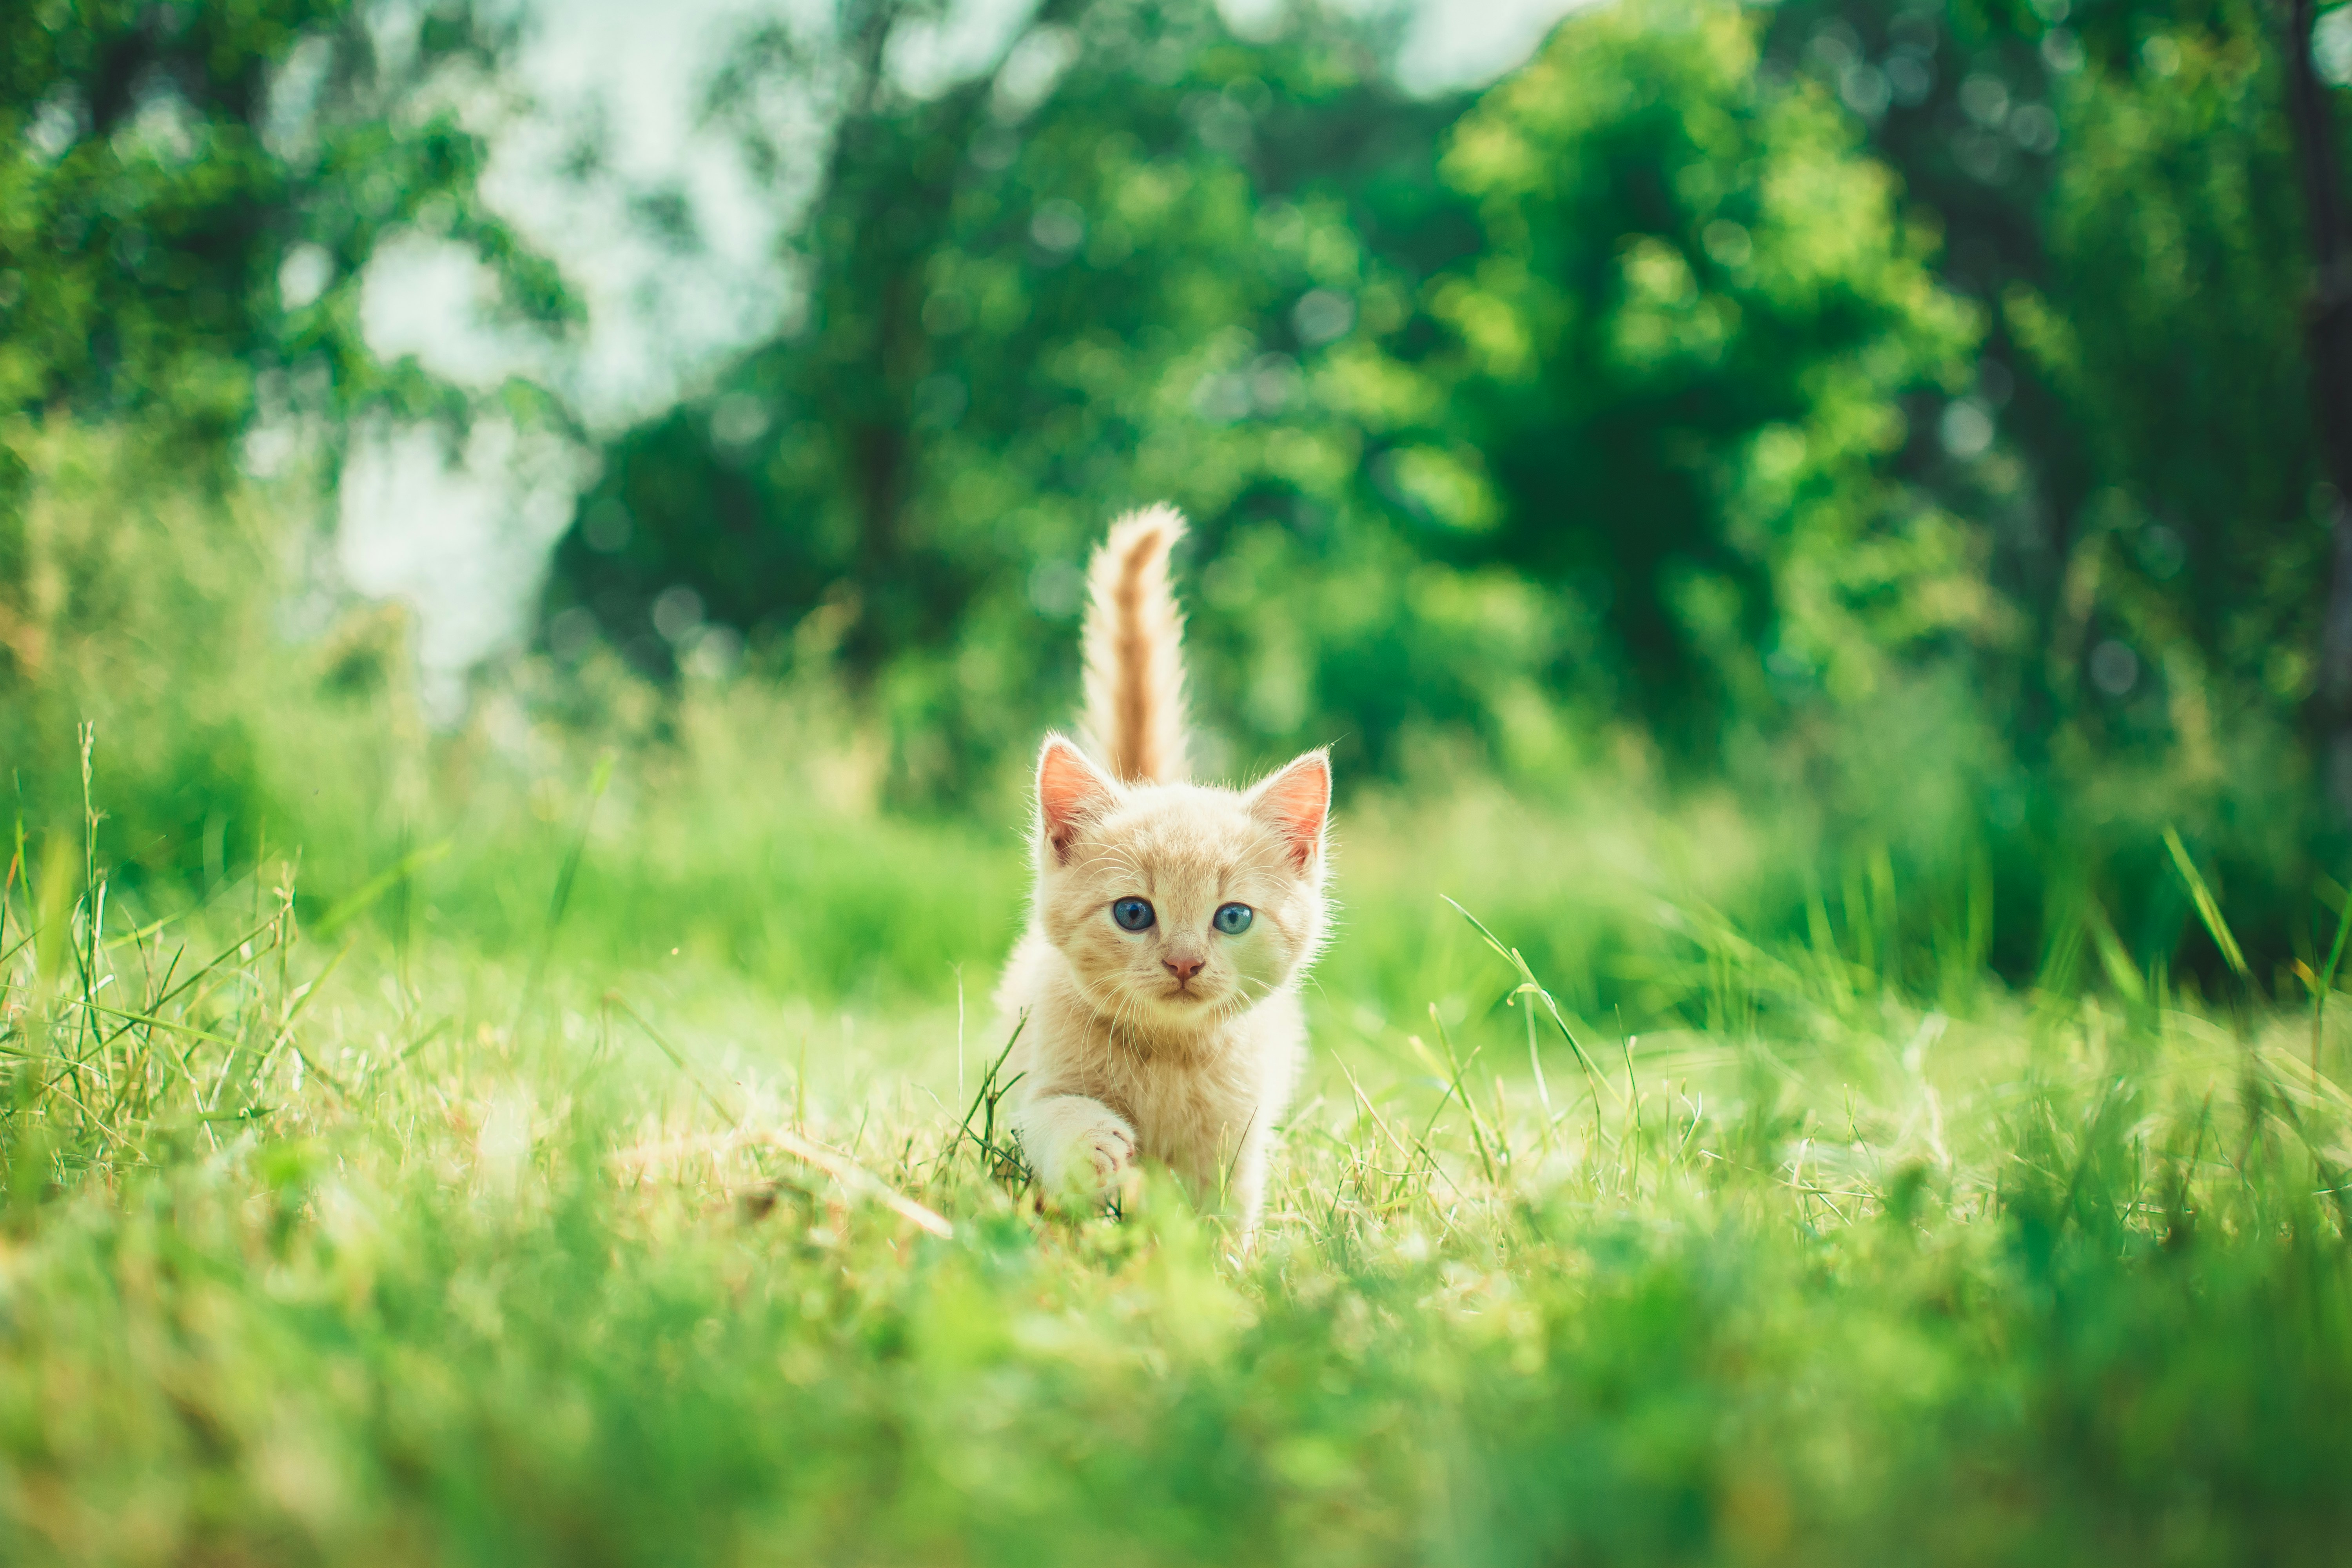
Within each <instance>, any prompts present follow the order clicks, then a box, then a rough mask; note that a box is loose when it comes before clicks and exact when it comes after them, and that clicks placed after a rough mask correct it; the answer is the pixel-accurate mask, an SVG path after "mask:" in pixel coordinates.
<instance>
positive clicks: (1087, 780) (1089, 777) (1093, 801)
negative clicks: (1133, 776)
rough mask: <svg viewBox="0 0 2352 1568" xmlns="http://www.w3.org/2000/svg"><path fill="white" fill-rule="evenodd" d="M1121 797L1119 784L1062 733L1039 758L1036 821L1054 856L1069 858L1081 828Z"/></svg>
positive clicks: (1047, 741) (1049, 738)
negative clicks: (1062, 735) (1091, 761)
mask: <svg viewBox="0 0 2352 1568" xmlns="http://www.w3.org/2000/svg"><path fill="white" fill-rule="evenodd" d="M1117 800H1118V785H1116V784H1112V783H1111V782H1110V780H1109V778H1108V777H1107V776H1106V775H1105V774H1104V773H1103V772H1102V770H1101V769H1100V768H1097V767H1096V766H1095V765H1094V763H1090V762H1088V761H1087V754H1086V753H1085V752H1081V751H1079V750H1078V749H1077V747H1076V746H1074V745H1072V744H1070V742H1067V741H1066V740H1064V739H1063V738H1062V737H1061V736H1059V735H1048V736H1046V737H1045V751H1044V752H1041V753H1039V755H1038V758H1037V821H1038V825H1039V827H1040V829H1041V831H1043V832H1044V834H1045V842H1046V843H1048V844H1051V845H1052V846H1053V847H1054V854H1055V858H1057V859H1061V860H1067V859H1068V858H1070V845H1071V843H1072V842H1073V841H1074V840H1075V839H1076V837H1077V836H1078V830H1079V829H1080V828H1082V827H1084V826H1086V825H1087V823H1089V822H1091V821H1093V820H1094V819H1095V818H1096V817H1097V816H1101V815H1102V814H1103V813H1104V812H1106V811H1108V810H1109V809H1110V807H1111V805H1112V804H1113V803H1114V802H1116V801H1117Z"/></svg>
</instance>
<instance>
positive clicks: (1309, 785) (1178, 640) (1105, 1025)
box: [997, 506, 1331, 1237]
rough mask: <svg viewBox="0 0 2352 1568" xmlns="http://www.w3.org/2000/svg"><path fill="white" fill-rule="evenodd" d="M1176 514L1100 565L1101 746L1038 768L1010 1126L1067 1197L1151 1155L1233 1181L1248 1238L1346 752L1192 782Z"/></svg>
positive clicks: (1096, 711) (1091, 1190)
mask: <svg viewBox="0 0 2352 1568" xmlns="http://www.w3.org/2000/svg"><path fill="white" fill-rule="evenodd" d="M1183 531H1184V520H1183V518H1182V517H1181V516H1180V515H1179V514H1178V513H1177V512H1176V511H1175V510H1174V509H1173V508H1171V507H1164V506H1161V507H1153V508H1150V510H1144V511H1139V512H1134V513H1131V514H1129V516H1127V517H1124V518H1122V519H1120V520H1119V521H1118V522H1117V523H1115V524H1113V525H1112V527H1111V531H1110V537H1109V538H1108V540H1107V541H1105V542H1104V544H1103V546H1102V548H1101V549H1100V550H1099V551H1097V552H1096V554H1095V559H1094V565H1093V567H1092V569H1091V571H1090V572H1089V574H1088V584H1087V586H1088V593H1089V596H1090V603H1089V605H1088V607H1087V626H1086V662H1087V721H1086V731H1085V733H1086V736H1087V742H1088V745H1089V747H1090V749H1091V750H1092V751H1093V752H1094V754H1095V756H1096V757H1097V758H1099V759H1100V765H1097V762H1096V761H1094V760H1091V759H1090V758H1089V757H1088V756H1087V752H1082V751H1080V750H1079V749H1078V748H1077V747H1076V746H1075V745H1073V744H1072V743H1071V742H1068V741H1066V740H1065V739H1063V738H1062V737H1061V736H1059V735H1049V736H1047V737H1046V740H1045V751H1044V752H1043V753H1042V754H1041V755H1040V756H1039V758H1038V761H1037V822H1036V845H1035V849H1036V869H1037V879H1036V887H1035V890H1034V894H1033V895H1032V898H1031V910H1030V916H1029V931H1028V933H1027V934H1026V935H1025V936H1024V937H1023V938H1022V940H1021V945H1020V946H1019V947H1017V948H1015V949H1014V950H1013V957H1012V959H1011V961H1010V962H1009V963H1007V964H1006V965H1005V971H1004V982H1003V984H1002V985H1001V986H1000V987H999V988H998V990H997V1004H998V1005H999V1006H1000V1007H1001V1008H1003V1011H1004V1014H1005V1016H1006V1026H1007V1027H1008V1028H1010V1027H1011V1026H1012V1022H1013V1019H1014V1018H1015V1017H1024V1016H1025V1019H1026V1022H1025V1024H1024V1025H1023V1026H1022V1030H1021V1035H1020V1038H1019V1040H1018V1042H1017V1043H1016V1044H1015V1046H1014V1048H1013V1058H1012V1061H1011V1062H1010V1064H1009V1065H1008V1067H1007V1069H1006V1070H1007V1071H1008V1072H1010V1073H1018V1074H1019V1075H1020V1077H1019V1080H1018V1082H1017V1083H1016V1084H1015V1086H1014V1089H1013V1094H1014V1098H1015V1104H1014V1108H1013V1126H1014V1128H1015V1129H1016V1130H1017V1131H1019V1132H1020V1134H1021V1142H1022V1146H1023V1148H1024V1150H1025V1151H1026V1152H1027V1154H1028V1158H1029V1161H1030V1163H1031V1164H1032V1165H1033V1166H1034V1168H1035V1169H1036V1171H1037V1173H1038V1174H1039V1175H1040V1176H1041V1177H1042V1178H1043V1179H1044V1181H1045V1186H1046V1189H1047V1191H1048V1192H1049V1193H1051V1194H1054V1196H1055V1198H1056V1199H1057V1200H1070V1199H1077V1200H1080V1201H1092V1202H1099V1201H1101V1199H1102V1198H1103V1196H1104V1195H1105V1194H1108V1193H1109V1192H1110V1191H1112V1190H1113V1189H1115V1188H1116V1187H1117V1186H1118V1184H1119V1183H1120V1181H1121V1180H1122V1178H1123V1176H1124V1174H1125V1173H1126V1172H1127V1170H1128V1169H1129V1167H1130V1166H1132V1165H1133V1164H1134V1163H1136V1161H1137V1160H1138V1159H1139V1158H1142V1159H1150V1160H1158V1161H1162V1162H1164V1163H1167V1164H1168V1165H1169V1166H1171V1167H1172V1168H1173V1169H1174V1170H1175V1171H1176V1172H1177V1173H1178V1174H1179V1175H1181V1176H1182V1177H1183V1178H1184V1180H1185V1181H1186V1183H1187V1184H1189V1185H1191V1186H1192V1189H1193V1190H1194V1192H1195V1193H1197V1194H1200V1195H1202V1196H1203V1197H1214V1196H1216V1195H1218V1194H1220V1193H1221V1192H1222V1193H1223V1194H1224V1195H1225V1197H1226V1198H1227V1201H1228V1202H1229V1203H1230V1204H1231V1205H1232V1206H1233V1208H1234V1211H1235V1212H1236V1213H1237V1214H1238V1215H1239V1216H1240V1219H1241V1227H1242V1232H1243V1235H1244V1237H1247V1236H1248V1235H1249V1234H1250V1233H1251V1232H1253V1231H1254V1230H1255V1228H1256V1226H1257V1217H1258V1210H1259V1208H1260V1206H1261V1205H1263V1204H1264V1202H1265V1164H1266V1145H1267V1141H1268V1137H1269V1135H1270V1134H1271V1132H1272V1131H1273V1126H1274V1122H1275V1120H1276V1118H1277V1117H1278V1116H1280V1115H1281V1113H1282V1110H1283V1107H1284V1105H1285V1104H1286V1102H1287V1101H1288V1100H1289V1098H1290V1091H1291V1088H1292V1085H1293V1083H1294V1081H1295V1080H1296V1079H1297V1072H1298V1066H1299V1061H1300V1058H1301V1055H1302V1052H1303V1049H1304V1047H1305V1042H1306V1036H1307V1029H1306V1020H1305V1018H1304V1016H1302V1015H1301V1013H1300V1011H1299V1005H1298V995H1297V991H1298V984H1299V980H1300V978H1301V977H1302V976H1303V975H1304V974H1305V973H1306V970H1307V964H1308V963H1310V962H1311V961H1312V960H1313V959H1314V957H1315V953H1316V951H1317V949H1318V948H1319V947H1320V946H1321V945H1322V942H1323V934H1324V923H1325V910H1324V899H1323V879H1324V826H1325V823H1326V820H1327V819H1328V816H1329V813H1330V802H1331V764H1330V760H1329V758H1328V756H1327V755H1326V754H1325V753H1324V752H1319V751H1318V752H1307V754H1306V755H1305V756H1303V757H1300V758H1299V759H1298V760H1297V761H1296V762H1294V763H1291V764H1290V765H1289V766H1287V767H1286V768H1284V769H1283V770H1282V771H1281V772H1279V773H1275V774H1274V775H1273V776H1272V777H1270V778H1268V779H1265V781H1264V782H1262V783H1260V784H1257V785H1256V786H1255V787H1254V788H1251V789H1248V790H1230V789H1220V788H1217V787H1214V786H1213V785H1207V784H1188V783H1186V782H1184V668H1183V647H1182V641H1183V621H1182V617H1181V616H1180V615H1179V614H1178V613H1177V609H1176V604H1175V600H1174V598H1173V597H1172V596H1171V594H1170V592H1169V586H1168V552H1169V549H1170V547H1171V546H1172V545H1173V544H1174V543H1175V542H1176V541H1177V540H1178V539H1179V538H1181V536H1182V534H1183Z"/></svg>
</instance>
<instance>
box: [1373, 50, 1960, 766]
mask: <svg viewBox="0 0 2352 1568" xmlns="http://www.w3.org/2000/svg"><path fill="white" fill-rule="evenodd" d="M1757 63H1758V62H1757V54H1756V43H1755V29H1754V25H1753V23H1752V22H1751V21H1750V20H1749V19H1748V17H1747V16H1744V15H1743V14H1742V13H1741V12H1739V11H1738V10H1737V9H1736V8H1733V7H1729V6H1722V7H1714V6H1681V7H1668V6H1647V5H1624V6H1618V7H1612V8H1611V9H1608V10H1605V11H1596V12H1593V13H1591V14H1590V15H1585V16H1578V17H1576V18H1573V19H1572V20H1570V22H1569V23H1567V24H1565V25H1564V26H1562V27H1561V28H1560V30H1559V32H1558V33H1557V34H1556V35H1555V36H1554V37H1553V39H1552V40H1551V42H1550V43H1549V45H1548V46H1547V47H1546V48H1545V49H1544V50H1543V52H1542V53H1541V54H1540V55H1538V58H1536V59H1535V60H1534V61H1533V62H1532V63H1531V64H1530V65H1528V68H1526V69H1524V70H1523V71H1521V72H1520V73H1518V75H1517V76H1516V77H1514V78H1513V79H1510V80H1508V81H1507V82H1506V83H1504V84H1502V85H1501V86H1499V87H1497V88H1496V89H1495V90H1494V91H1493V92H1491V93H1489V94H1487V95H1486V98H1485V100H1483V101H1481V102H1480V103H1479V104H1478V106H1477V107H1476V108H1475V109H1474V110H1472V111H1471V112H1470V113H1469V114H1468V115H1467V116H1466V117H1465V119H1464V121H1462V123H1461V124H1460V125H1459V126H1458V127H1457V128H1456V129H1455V130H1454V132H1453V134H1452V138H1451V146H1450V149H1449V151H1448V153H1447V154H1446V159H1445V163H1444V170H1445V174H1446V177H1447V179H1448V181H1449V182H1450V183H1451V184H1454V186H1455V187H1456V188H1458V189H1460V190H1461V191H1463V192H1464V193H1465V195H1468V196H1470V197H1472V198H1474V199H1475V201H1476V202H1477V204H1478V212H1479V216H1480V222H1481V226H1482V229H1483V231H1484V235H1483V237H1484V243H1483V244H1482V246H1481V247H1480V248H1479V252H1478V255H1477V258H1476V259H1475V262H1474V263H1471V264H1469V265H1465V266H1464V267H1460V268H1450V269H1448V270H1447V271H1446V272H1445V273H1444V274H1441V275H1440V276H1439V277H1438V278H1436V279H1433V281H1432V282H1431V284H1430V285H1429V286H1428V287H1427V288H1426V289H1424V293H1423V299H1424V302H1425V306H1426V309H1427V310H1428V311H1429V312H1430V314H1431V315H1432V316H1433V317H1434V318H1435V319H1436V320H1438V321H1440V322H1442V323H1443V324H1444V326H1445V328H1446V329H1447V331H1448V334H1449V341H1448V344H1447V347H1446V348H1445V350H1444V351H1443V352H1442V353H1440V354H1438V355H1437V356H1435V359H1434V360H1433V363H1438V364H1442V365H1443V366H1444V368H1445V372H1446V374H1447V377H1448V379H1449V381H1450V383H1451V384H1453V386H1454V389H1455V393H1454V397H1453V399H1452V400H1451V401H1452V405H1453V407H1454V411H1455V415H1456V417H1457V420H1458V424H1457V430H1458V437H1457V438H1458V440H1459V441H1460V442H1461V443H1462V447H1461V448H1460V450H1461V451H1462V452H1463V453H1464V456H1462V457H1461V458H1458V459H1456V460H1457V461H1458V463H1459V464H1460V466H1461V467H1462V468H1464V469H1465V470H1468V469H1471V468H1474V467H1475V468H1483V470H1484V472H1485V473H1486V474H1488V475H1491V484H1492V486H1493V489H1494V490H1495V492H1496V495H1495V500H1494V501H1493V502H1492V503H1485V502H1482V503H1481V510H1482V512H1487V513H1491V516H1489V517H1482V518H1481V519H1480V526H1481V527H1482V528H1484V529H1485V532H1484V535H1483V537H1482V538H1481V540H1480V542H1479V545H1478V548H1479V551H1480V552H1481V553H1483V554H1485V555H1486V556H1487V557H1488V558H1491V559H1496V560H1500V561H1504V562H1507V563H1510V564H1512V565H1514V566H1517V567H1518V568H1520V569H1522V570H1524V571H1528V572H1530V573H1533V574H1536V575H1537V576H1538V577H1539V578H1541V579H1542V580H1544V581H1546V582H1548V583H1551V584H1557V585H1558V587H1559V591H1560V592H1561V593H1563V594H1564V595H1569V596H1570V598H1571V600H1572V601H1580V602H1581V603H1582V604H1583V605H1585V606H1586V607H1587V609H1588V612H1589V613H1590V614H1592V615H1594V616H1598V617H1600V618H1601V620H1602V621H1603V622H1604V624H1605V625H1606V626H1607V627H1608V628H1609V631H1610V633H1611V637H1610V639H1609V640H1610V643H1611V645H1612V646H1613V647H1614V648H1615V649H1616V650H1617V652H1618V659H1619V663H1620V667H1621V668H1622V671H1623V674H1624V677H1625V679H1626V683H1627V685H1626V689H1625V691H1624V693H1623V700H1624V701H1625V703H1626V704H1627V706H1628V707H1629V708H1630V710H1632V711H1633V712H1634V713H1638V714H1640V715H1642V716H1643V717H1644V718H1646V719H1647V720H1648V721H1650V722H1651V723H1652V724H1653V725H1654V726H1655V727H1656V728H1657V729H1658V730H1659V731H1661V732H1663V733H1664V734H1666V735H1668V736H1672V737H1677V738H1679V739H1680V740H1681V741H1683V742H1685V745H1686V746H1696V748H1697V749H1698V750H1699V751H1700V752H1703V753H1711V752H1712V748H1713V746H1714V743H1715V742H1716V740H1717V737H1718V736H1719V735H1720V733H1721V731H1722V727H1723V725H1724V724H1725V723H1726V722H1727V721H1733V720H1738V719H1760V718H1763V717H1765V716H1767V715H1768V714H1769V712H1770V711H1771V710H1774V709H1775V708H1777V707H1779V706H1780V704H1781V703H1783V702H1784V701H1786V700H1792V699H1798V698H1801V697H1802V696H1803V694H1804V693H1806V692H1808V691H1812V690H1824V689H1825V690H1826V691H1827V692H1829V693H1830V694H1831V695H1832V696H1833V697H1837V698H1842V699H1854V698H1860V697H1863V696H1865V695H1867V694H1868V693H1869V692H1871V691H1872V690H1873V689H1874V688H1875V687H1876V685H1877V683H1878V679H1879V674H1880V668H1881V663H1882V661H1883V660H1884V659H1885V658H1887V657H1889V656H1890V655H1894V654H1897V653H1901V652H1904V651H1906V650H1912V649H1916V647H1918V646H1919V645H1921V644H1922V643H1923V642H1935V641H1937V640H1941V639H1949V638H1955V637H1957V638H1958V639H1961V640H1963V641H1972V642H1983V641H1988V640H1998V639H1999V638H2000V637H2001V636H2002V635H2003V633H2004V630H2005V627H2006V621H2005V617H2004V616H2003V614H2002V606H2000V604H1999V603H1998V602H1997V600H1995V598H1994V597H1993V596H1992V595H1990V593H1989V592H1988V591H1987V590H1986V588H1985V586H1984V584H1983V582H1982V580H1981V574H1982V566H1983V563H1982V562H1981V561H1980V560H1979V552H1978V549H1977V545H1976V540H1975V537H1974V534H1973V531H1971V530H1970V529H1969V528H1968V527H1967V526H1965V525H1963V524H1962V523H1961V522H1959V521H1958V520H1957V519H1956V518H1955V517H1953V516H1952V515H1951V514H1950V513H1949V512H1948V511H1946V510H1943V509H1942V508H1940V507H1939V506H1937V504H1936V501H1935V500H1934V498H1932V497H1931V496H1930V495H1928V494H1927V493H1925V492H1923V491H1921V490H1919V489H1916V487H1911V486H1906V485H1903V484H1900V483H1898V482H1896V481H1895V479H1894V477H1893V473H1892V470H1893V468H1894V466H1895V458H1897V456H1898V454H1900V453H1901V452H1902V451H1903V450H1904V449H1905V447H1906V444H1908V443H1910V442H1911V441H1913V440H1914V439H1915V436H1914V431H1913V426H1912V421H1911V419H1910V418H1909V417H1908V416H1907V415H1906V399H1910V400H1915V401H1916V400H1917V399H1918V398H1920V397H1921V396H1922V395H1926V396H1927V397H1928V398H1930V399H1933V397H1934V395H1936V394H1937V393H1938V392H1939V391H1941V390H1943V389H1947V388H1953V387H1957V386H1960V385H1965V384H1966V382H1967V377H1968V375H1969V352H1970V350H1971V349H1972V348H1973V346H1974V344H1975V340H1976V336H1977V331H1978V328H1977V319H1976V317H1975V315H1974V313H1973V312H1971V311H1970V310H1969V309H1968V308H1967V307H1966V306H1965V305H1964V304H1963V303H1962V302H1961V301H1959V300H1957V299H1956V298H1954V297H1953V296H1952V295H1950V294H1949V293H1948V292H1946V291H1945V290H1944V289H1941V288H1939V287H1938V286H1937V283H1936V282H1935V280H1934V279H1933V277H1932V274H1931V272H1930V270H1929V264H1930V261H1931V259H1932V257H1933V249H1932V246H1933V238H1932V236H1931V234H1930V233H1928V232H1927V231H1923V230H1921V229H1918V228H1916V227H1913V226H1908V225H1906V223H1905V222H1904V220H1903V218H1902V216H1901V214H1900V213H1899V211H1898V209H1897V206H1896V195H1897V187H1896V185H1895V182H1894V181H1893V180H1892V179H1891V178H1890V177H1889V176H1888V174H1887V172H1886V170H1885V167H1884V166H1883V165H1882V164H1880V163H1877V162H1876V161H1875V160H1874V159H1871V158H1869V157H1868V156H1866V155H1865V154H1864V153H1863V151H1862V148H1861V138H1860V136H1859V134H1858V132H1857V131H1856V129H1855V128H1854V126H1853V122H1852V121H1850V120H1849V119H1848V118H1847V117H1846V116H1845V115H1844V114H1843V113H1842V112H1841V111H1840V110H1838V109H1837V108H1836V106H1835V104H1834V103H1833V102H1832V100H1829V99H1828V98H1827V96H1826V95H1824V94H1823V93H1822V92H1821V91H1819V90H1818V89H1815V88H1814V87H1813V86H1812V84H1811V83H1810V82H1807V81H1803V80H1801V79H1797V80H1791V79H1787V78H1785V77H1777V76H1772V75H1761V74H1759V72H1758V70H1757ZM1470 454H1475V457H1473V456H1470ZM1400 477H1401V478H1402V477H1403V476H1402V475H1401V476H1400Z"/></svg>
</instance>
